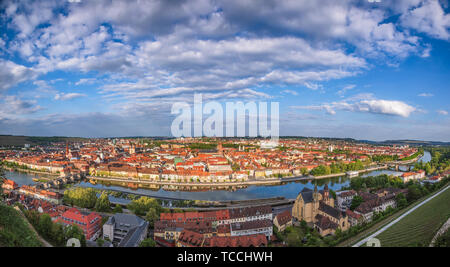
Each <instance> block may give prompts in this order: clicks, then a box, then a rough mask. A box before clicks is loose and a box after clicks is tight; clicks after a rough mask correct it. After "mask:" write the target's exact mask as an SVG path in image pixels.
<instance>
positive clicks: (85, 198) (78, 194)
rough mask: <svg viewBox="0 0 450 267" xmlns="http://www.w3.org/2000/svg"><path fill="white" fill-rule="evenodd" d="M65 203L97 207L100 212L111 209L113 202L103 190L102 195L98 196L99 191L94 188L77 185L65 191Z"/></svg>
mask: <svg viewBox="0 0 450 267" xmlns="http://www.w3.org/2000/svg"><path fill="white" fill-rule="evenodd" d="M63 200H64V203H66V204H68V205H71V206H77V207H81V208H87V209H95V210H96V211H100V212H108V211H111V203H110V201H109V197H108V194H107V193H106V192H102V193H101V195H100V197H97V191H96V190H95V189H93V188H82V187H77V188H74V189H70V190H66V191H65V192H64V198H63Z"/></svg>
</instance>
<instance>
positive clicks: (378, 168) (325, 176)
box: [313, 165, 388, 179]
mask: <svg viewBox="0 0 450 267" xmlns="http://www.w3.org/2000/svg"><path fill="white" fill-rule="evenodd" d="M386 169H388V166H387V165H385V166H380V167H375V168H369V169H364V170H359V171H355V172H357V173H358V175H355V177H357V176H360V175H361V174H363V173H367V172H372V171H378V170H386ZM346 175H347V173H344V172H342V173H332V174H328V175H322V176H313V177H314V179H326V178H333V177H340V176H346Z"/></svg>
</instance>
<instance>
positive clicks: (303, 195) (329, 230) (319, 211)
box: [292, 185, 350, 236]
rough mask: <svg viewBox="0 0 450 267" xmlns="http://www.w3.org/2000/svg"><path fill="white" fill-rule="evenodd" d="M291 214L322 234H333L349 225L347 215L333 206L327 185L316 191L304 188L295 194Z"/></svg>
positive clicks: (315, 189) (315, 188)
mask: <svg viewBox="0 0 450 267" xmlns="http://www.w3.org/2000/svg"><path fill="white" fill-rule="evenodd" d="M292 216H293V217H294V218H295V219H296V220H297V221H302V220H304V221H305V222H306V223H307V224H308V225H309V226H312V227H314V228H315V229H316V230H317V231H318V232H319V233H320V234H321V235H322V236H327V235H333V234H334V233H335V232H336V230H337V229H341V230H342V231H345V230H347V229H348V228H349V227H350V224H349V222H348V218H347V215H346V214H345V213H343V212H341V211H340V210H338V209H337V208H335V207H334V199H333V198H332V197H330V191H329V189H328V185H325V187H324V189H323V190H320V191H318V190H317V186H315V187H314V190H311V189H309V188H304V189H303V190H302V191H301V192H300V194H299V195H298V196H297V198H296V200H295V203H294V206H293V207H292Z"/></svg>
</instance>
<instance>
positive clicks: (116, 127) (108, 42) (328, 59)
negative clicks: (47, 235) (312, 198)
mask: <svg viewBox="0 0 450 267" xmlns="http://www.w3.org/2000/svg"><path fill="white" fill-rule="evenodd" d="M448 4H449V3H448V0H440V1H439V0H381V2H379V3H376V2H374V1H368V0H365V1H357V0H339V1H336V0H317V1H311V0H293V1H290V0H284V1H275V0H264V1H257V0H253V1H249V0H189V1H187V0H186V1H181V0H180V1H153V0H149V1H145V0H140V1H139V0H137V1H131V0H129V1H113V0H105V1H103V0H68V1H63V0H60V1H51V0H50V1H45V0H42V1H8V0H6V1H0V134H21V135H43V136H49V135H67V136H88V137H109V136H138V135H139V136H151V135H170V125H171V123H172V120H173V119H174V116H173V115H171V114H170V111H171V107H172V104H173V103H174V102H177V101H187V102H192V101H193V94H194V93H201V94H202V95H203V98H204V101H206V100H215V101H220V102H225V101H244V102H249V101H267V102H270V101H277V102H279V103H280V114H281V116H280V117H281V119H280V134H281V135H301V136H324V137H325V136H326V137H351V138H358V139H371V140H386V139H426V140H439V141H450V115H449V114H448V113H449V112H450V105H449V99H450V86H449V77H450V75H449V74H450V43H449V42H450V14H449V5H448Z"/></svg>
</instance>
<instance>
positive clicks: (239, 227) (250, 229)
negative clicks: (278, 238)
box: [230, 219, 273, 239]
mask: <svg viewBox="0 0 450 267" xmlns="http://www.w3.org/2000/svg"><path fill="white" fill-rule="evenodd" d="M230 229H231V236H242V235H256V234H264V235H265V236H266V237H267V239H270V237H271V236H272V234H273V222H272V220H268V219H263V220H252V221H245V222H236V223H232V224H231V225H230Z"/></svg>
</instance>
